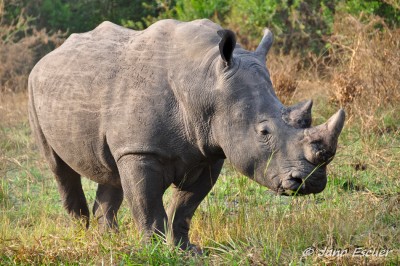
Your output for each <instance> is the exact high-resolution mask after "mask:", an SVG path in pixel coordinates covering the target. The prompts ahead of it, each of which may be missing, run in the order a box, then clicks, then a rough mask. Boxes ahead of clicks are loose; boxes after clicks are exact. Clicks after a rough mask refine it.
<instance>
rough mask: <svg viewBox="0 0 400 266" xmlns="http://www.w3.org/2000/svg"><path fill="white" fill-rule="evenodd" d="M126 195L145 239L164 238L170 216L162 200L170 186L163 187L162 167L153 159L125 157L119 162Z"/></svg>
mask: <svg viewBox="0 0 400 266" xmlns="http://www.w3.org/2000/svg"><path fill="white" fill-rule="evenodd" d="M118 170H119V174H120V177H121V183H122V188H123V193H124V196H125V198H126V200H127V201H128V204H129V207H130V209H131V212H132V215H133V218H134V219H135V221H136V223H137V225H138V227H139V230H141V231H142V233H143V234H144V237H145V238H146V239H149V238H150V237H151V236H153V234H154V233H156V234H159V235H164V233H165V230H164V228H165V226H166V223H167V215H166V213H165V209H164V206H163V201H162V196H163V194H164V192H165V190H166V187H168V186H169V185H170V184H164V179H163V176H164V172H163V167H162V166H161V165H160V163H159V161H158V160H157V159H156V158H155V157H154V156H152V155H134V154H130V155H125V156H123V157H121V158H120V159H119V160H118Z"/></svg>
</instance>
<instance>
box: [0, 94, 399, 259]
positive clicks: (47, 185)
mask: <svg viewBox="0 0 400 266" xmlns="http://www.w3.org/2000/svg"><path fill="white" fill-rule="evenodd" d="M22 99H24V98H23V97H22ZM17 103H19V105H16V104H17ZM14 106H16V112H20V115H19V116H16V117H15V116H14V117H13V118H12V119H7V117H5V116H2V121H0V150H1V154H0V175H1V179H0V264H1V265H7V264H11V265H12V264H23V265H31V264H52V263H55V264H96V265H97V264H105V265H110V264H123V265H137V264H148V265H160V264H163V265H164V264H170V265H180V264H189V265H203V264H213V265H214V264H222V265H226V264H228V265H230V264H233V265H235V264H236V265H251V264H267V265H285V264H290V263H291V264H292V265H304V264H328V265H329V264H345V265H354V264H359V263H371V264H373V263H377V264H386V265H396V264H398V263H399V262H400V261H399V248H400V241H399V240H400V233H399V227H400V219H399V218H400V208H399V206H400V184H399V182H400V179H399V178H398V177H399V176H400V163H399V162H400V150H399V147H400V137H399V135H398V134H393V133H384V134H381V135H378V134H375V135H367V136H366V135H363V134H362V133H361V132H360V131H358V130H357V129H353V128H352V127H350V126H349V125H347V127H346V129H345V131H344V132H343V134H342V135H341V137H340V146H339V148H338V153H337V156H336V158H335V160H333V162H332V163H331V164H330V165H329V167H328V170H329V171H328V174H329V177H328V184H327V187H326V189H325V190H324V191H323V192H322V193H320V194H318V195H315V196H312V195H311V196H302V197H284V196H275V195H273V194H271V193H269V191H268V189H266V188H264V187H261V186H259V185H258V184H257V183H255V182H253V181H251V180H249V179H248V178H246V177H244V176H242V175H240V174H239V173H238V172H236V171H235V170H234V169H233V168H232V167H231V166H229V165H226V166H225V167H224V169H223V171H222V173H221V176H220V178H219V180H218V182H217V184H216V185H215V187H214V188H213V190H212V191H211V192H210V194H209V195H208V197H207V198H206V199H205V200H204V201H203V202H202V204H201V205H200V207H199V209H198V210H197V212H196V214H195V217H194V218H193V221H192V226H191V232H190V236H191V240H192V242H194V243H196V244H198V245H200V246H201V247H203V249H204V255H203V256H193V255H190V254H189V253H187V252H182V251H180V250H178V249H176V248H174V247H171V246H170V245H166V244H164V241H163V240H162V239H161V240H158V241H157V240H154V242H152V243H144V242H143V241H141V236H140V234H139V233H138V231H137V230H136V226H135V224H134V222H133V220H132V217H131V215H130V211H129V210H128V209H127V206H126V203H125V202H124V203H123V205H122V207H121V209H120V211H119V224H120V232H119V233H118V234H115V233H105V234H102V233H100V230H99V229H98V228H97V224H96V221H94V220H93V219H92V220H91V227H90V228H89V229H88V230H86V229H85V228H84V226H82V225H81V224H79V223H78V222H76V221H73V220H72V219H71V218H70V217H69V216H68V215H67V214H66V212H65V211H64V210H63V208H62V204H61V200H60V197H59V195H58V191H57V187H56V182H55V180H54V178H53V176H52V174H51V173H50V172H49V170H48V168H47V166H46V164H45V163H44V160H43V159H42V158H41V157H40V156H39V154H38V151H37V150H36V148H35V146H34V144H33V140H32V138H31V136H30V130H29V126H28V122H27V117H26V115H25V114H24V112H23V110H26V109H25V108H26V105H25V103H24V101H21V100H20V99H18V100H16V101H15V103H14ZM3 115H4V114H3ZM320 116H321V117H322V118H321V119H323V118H324V115H323V114H322V115H320ZM317 117H318V116H317ZM389 120H390V119H389ZM390 123H394V122H393V121H391V122H390ZM83 186H84V190H85V193H86V197H87V199H88V202H89V204H90V205H92V204H93V201H94V197H95V190H96V184H95V183H93V182H91V181H89V180H87V179H84V181H83ZM169 197H170V195H169V193H167V195H166V196H165V201H166V202H168V201H169ZM310 246H313V247H315V248H316V249H323V248H325V247H328V248H337V249H346V248H349V249H350V250H352V249H354V248H355V247H366V248H387V249H391V250H393V251H392V252H390V253H389V254H388V256H387V257H351V256H347V257H329V256H321V257H319V256H317V255H313V256H307V257H306V256H302V253H303V251H304V250H305V249H306V248H307V247H310Z"/></svg>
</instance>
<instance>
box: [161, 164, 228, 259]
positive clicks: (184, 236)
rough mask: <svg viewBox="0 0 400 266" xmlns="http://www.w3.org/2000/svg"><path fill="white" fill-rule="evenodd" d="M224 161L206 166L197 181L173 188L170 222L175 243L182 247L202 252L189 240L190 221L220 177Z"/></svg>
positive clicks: (169, 213)
mask: <svg viewBox="0 0 400 266" xmlns="http://www.w3.org/2000/svg"><path fill="white" fill-rule="evenodd" d="M223 163H224V161H223V160H219V161H217V162H216V163H215V164H213V165H211V166H209V167H205V168H204V169H203V171H202V173H201V174H200V176H199V177H198V179H197V180H196V182H194V183H192V184H190V186H185V184H181V185H176V186H174V188H173V195H172V199H173V200H172V202H171V203H170V205H169V207H168V212H167V213H168V218H169V224H170V226H171V225H172V226H171V227H172V235H173V239H174V242H175V245H180V247H181V248H182V249H185V250H187V249H189V250H191V251H193V252H194V253H200V254H201V253H202V252H201V250H200V249H199V248H197V247H196V246H195V245H192V244H191V243H190V241H189V234H188V233H189V228H190V222H191V219H192V217H193V214H194V212H195V211H196V209H197V207H198V206H199V205H200V203H201V202H202V201H203V199H204V198H205V197H206V196H207V194H208V193H209V192H210V190H211V189H212V187H213V186H214V184H215V182H216V181H217V179H218V176H219V173H220V172H221V168H222V165H223Z"/></svg>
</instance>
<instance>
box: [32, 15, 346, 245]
mask: <svg viewBox="0 0 400 266" xmlns="http://www.w3.org/2000/svg"><path fill="white" fill-rule="evenodd" d="M271 45H272V34H271V32H269V31H268V30H266V31H265V33H264V37H263V39H262V41H261V43H260V46H259V47H258V48H257V50H256V51H254V52H249V51H246V50H244V49H242V48H241V47H240V45H238V44H236V40H235V35H234V34H233V33H232V32H231V31H228V30H223V29H222V28H221V27H220V26H218V25H216V24H214V23H212V22H210V21H208V20H197V21H193V22H188V23H181V22H178V21H174V20H163V21H159V22H157V23H155V24H154V25H152V26H151V27H149V28H148V29H146V30H144V31H133V30H129V29H125V28H123V27H120V26H117V25H114V24H112V23H110V22H104V23H102V24H101V25H100V26H98V27H97V28H96V29H94V30H93V31H90V32H87V33H82V34H72V35H71V36H70V37H69V38H68V39H67V40H66V41H65V43H64V44H63V45H62V46H61V47H59V48H58V49H56V50H55V51H53V52H51V53H50V54H48V55H47V56H45V57H44V58H43V59H42V60H41V61H40V62H39V63H38V64H37V65H36V66H35V68H34V69H33V70H32V73H31V74H30V77H29V96H30V99H29V117H30V123H31V127H32V129H33V132H34V135H35V137H36V140H37V144H38V146H39V148H40V150H41V152H42V153H43V154H44V156H45V158H46V160H47V161H48V163H49V165H50V168H51V170H52V171H53V172H54V174H55V177H56V180H57V183H58V186H59V191H60V194H61V196H62V199H63V202H64V205H65V208H66V209H67V211H68V212H69V213H70V214H71V215H73V216H75V217H78V218H79V217H80V218H84V219H86V220H87V221H88V217H89V210H88V206H87V203H86V199H85V196H84V193H83V191H82V186H81V176H85V177H87V178H89V179H91V180H93V181H94V182H97V183H98V190H97V195H96V202H95V204H94V207H93V214H94V215H95V216H96V217H97V218H98V219H99V222H100V223H102V224H104V225H106V226H108V227H111V228H116V227H117V220H116V215H117V211H118V209H119V207H120V204H121V202H122V199H123V197H125V198H126V200H127V201H128V203H129V207H130V209H131V211H132V215H133V217H134V219H135V221H136V222H137V224H138V227H139V229H140V230H141V231H142V232H143V233H144V234H145V235H146V236H151V235H152V234H153V233H154V232H156V233H164V230H165V224H166V221H168V222H167V223H168V225H169V228H170V229H171V230H172V235H173V239H174V241H175V243H176V244H178V243H180V245H181V247H182V248H184V249H186V248H192V247H193V246H192V245H191V244H190V242H189V238H188V231H189V226H190V220H191V218H192V216H193V214H194V212H195V210H196V208H197V207H198V205H199V204H200V202H201V201H202V200H203V199H204V197H205V196H206V195H207V193H208V192H209V191H210V190H211V188H212V187H213V185H214V184H215V182H216V180H217V178H218V175H219V173H220V171H221V167H222V165H223V162H224V159H225V158H227V159H228V160H229V161H230V162H231V163H232V165H233V166H234V167H236V168H237V169H238V170H239V171H240V172H241V173H243V174H245V175H247V176H249V177H250V178H251V179H254V180H255V181H256V182H258V183H260V184H261V185H263V186H267V187H269V188H270V189H271V190H273V191H275V192H277V193H280V194H284V193H286V191H289V190H291V191H297V192H298V194H309V193H318V192H321V191H322V190H323V189H324V188H325V185H326V165H327V163H329V161H330V160H332V158H333V156H334V154H335V152H336V146H337V139H338V136H339V134H340V131H341V129H342V127H343V123H344V112H343V111H342V110H339V111H338V112H337V113H336V114H335V115H334V116H333V117H332V118H331V119H330V120H329V121H328V122H327V123H325V124H323V125H320V126H317V127H311V106H312V102H311V101H307V102H303V103H300V104H298V105H295V106H292V107H285V106H283V105H282V103H281V102H280V101H279V100H278V98H277V97H276V95H275V92H274V90H273V87H272V84H271V80H270V76H269V72H268V70H267V69H266V66H265V57H266V55H267V53H268V50H269V48H270V47H271ZM171 185H172V186H173V191H174V192H173V193H174V195H173V196H172V199H173V201H172V203H171V204H170V206H168V208H167V210H165V209H164V206H163V202H162V196H163V193H164V191H165V190H166V189H167V188H168V187H169V186H171Z"/></svg>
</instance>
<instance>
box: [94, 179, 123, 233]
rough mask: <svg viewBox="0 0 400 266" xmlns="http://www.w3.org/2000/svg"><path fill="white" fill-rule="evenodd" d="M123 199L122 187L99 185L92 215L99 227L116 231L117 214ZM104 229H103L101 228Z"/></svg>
mask: <svg viewBox="0 0 400 266" xmlns="http://www.w3.org/2000/svg"><path fill="white" fill-rule="evenodd" d="M122 199H123V192H122V187H114V186H111V185H106V184H99V185H98V187H97V192H96V201H95V202H94V205H93V215H94V216H95V217H96V218H97V219H98V222H99V225H100V226H101V227H106V228H112V229H118V221H117V212H118V209H119V207H120V206H121V203H122ZM103 229H105V228H103Z"/></svg>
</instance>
